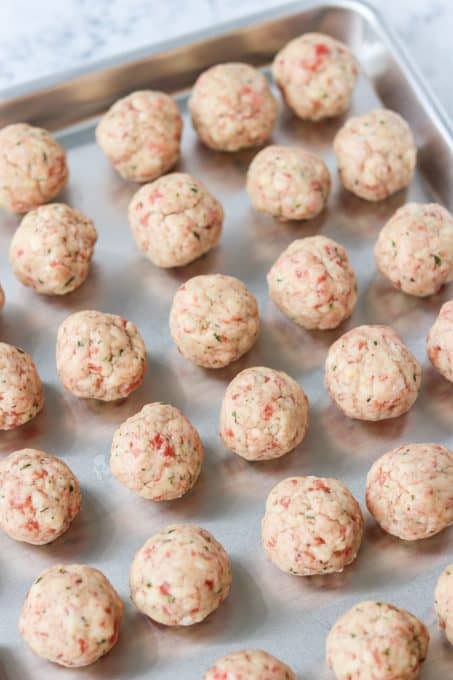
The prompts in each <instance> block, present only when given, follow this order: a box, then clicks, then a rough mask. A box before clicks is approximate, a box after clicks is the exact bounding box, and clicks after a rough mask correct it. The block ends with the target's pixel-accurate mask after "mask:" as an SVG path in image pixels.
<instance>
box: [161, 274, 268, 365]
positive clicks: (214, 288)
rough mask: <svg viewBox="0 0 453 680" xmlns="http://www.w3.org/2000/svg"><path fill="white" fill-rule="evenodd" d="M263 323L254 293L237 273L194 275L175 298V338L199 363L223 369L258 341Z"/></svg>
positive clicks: (172, 316) (172, 325)
mask: <svg viewBox="0 0 453 680" xmlns="http://www.w3.org/2000/svg"><path fill="white" fill-rule="evenodd" d="M259 326H260V322H259V316H258V305H257V302H256V299H255V297H254V295H252V293H251V292H250V291H249V290H248V289H247V288H246V286H245V285H244V284H243V283H242V281H239V280H238V279H235V278H234V277H233V276H224V275H223V274H208V275H203V276H194V277H193V278H192V279H189V280H188V281H186V283H184V284H183V285H182V286H180V287H179V288H178V290H177V291H176V294H175V297H174V298H173V304H172V307H171V311H170V332H171V335H172V338H173V340H174V341H175V343H176V346H177V347H178V349H179V351H180V352H181V354H182V355H183V356H184V357H186V359H190V361H193V362H194V363H195V364H197V365H198V366H204V367H205V368H221V367H223V366H227V365H228V364H230V363H231V362H232V361H236V360H237V359H239V358H240V357H241V356H242V355H243V354H245V353H246V352H248V351H249V349H250V348H251V347H252V346H253V345H254V344H255V341H256V339H257V337H258V333H259Z"/></svg>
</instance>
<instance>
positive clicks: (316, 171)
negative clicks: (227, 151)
mask: <svg viewBox="0 0 453 680" xmlns="http://www.w3.org/2000/svg"><path fill="white" fill-rule="evenodd" d="M247 192H248V195H249V197H250V200H251V202H252V205H253V207H254V208H255V209H256V210H259V211H260V212H264V213H268V214H269V215H273V216H274V217H277V218H278V219H280V220H308V219H310V218H312V217H316V215H319V213H320V212H321V211H322V210H323V209H324V206H325V204H326V201H327V198H328V196H329V192H330V174H329V170H328V168H327V165H326V164H325V163H324V161H323V160H322V159H321V158H319V157H318V156H315V155H314V154H312V153H309V152H308V151H304V150H303V149H301V148H298V147H289V146H276V145H272V146H267V147H266V148H265V149H262V151H260V152H259V153H258V154H257V155H256V156H255V158H254V159H253V161H252V162H251V164H250V167H249V169H248V172H247Z"/></svg>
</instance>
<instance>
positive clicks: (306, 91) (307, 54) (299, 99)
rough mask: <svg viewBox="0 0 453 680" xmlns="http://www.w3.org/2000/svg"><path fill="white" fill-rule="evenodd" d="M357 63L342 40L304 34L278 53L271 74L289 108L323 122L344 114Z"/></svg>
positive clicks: (304, 116)
mask: <svg viewBox="0 0 453 680" xmlns="http://www.w3.org/2000/svg"><path fill="white" fill-rule="evenodd" d="M357 72H358V68H357V63H356V60H355V59H354V57H353V55H352V54H351V52H350V51H349V49H348V48H347V47H346V45H344V44H343V43H342V42H340V41H339V40H334V38H331V37H330V36H328V35H324V34H323V33H305V34H304V35H301V36H299V37H298V38H295V39H294V40H291V41H290V42H289V43H287V45H285V46H284V47H283V48H282V49H281V50H280V52H278V53H277V55H276V57H275V59H274V63H273V65H272V74H273V76H274V79H275V82H276V83H277V85H278V87H279V88H280V90H281V92H282V95H283V97H284V99H285V101H286V103H287V104H288V106H289V107H290V108H291V109H292V110H293V111H294V113H295V114H296V115H297V116H299V117H300V118H304V119H307V120H322V119H323V118H331V117H333V116H339V115H340V114H341V113H344V112H345V111H346V110H347V109H348V108H349V104H350V102H351V97H352V92H353V90H354V86H355V82H356V79H357Z"/></svg>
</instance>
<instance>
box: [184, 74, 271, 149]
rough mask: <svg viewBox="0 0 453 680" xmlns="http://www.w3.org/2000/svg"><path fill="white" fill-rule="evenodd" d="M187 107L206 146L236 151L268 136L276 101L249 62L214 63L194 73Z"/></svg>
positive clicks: (253, 144) (261, 75) (262, 76)
mask: <svg viewBox="0 0 453 680" xmlns="http://www.w3.org/2000/svg"><path fill="white" fill-rule="evenodd" d="M189 111H190V113H191V115H192V123H193V126H194V128H195V129H196V131H197V133H198V135H199V136H200V138H201V140H202V141H203V142H204V143H205V144H206V146H209V147H210V148H211V149H217V150H219V151H238V150H239V149H244V148H247V147H253V146H259V145H260V144H264V142H266V141H267V140H268V139H269V137H270V136H271V134H272V129H273V127H274V124H275V120H276V118H277V101H276V99H275V97H274V96H273V94H272V92H271V90H270V87H269V85H268V82H267V80H266V78H265V77H264V75H263V74H262V73H261V72H260V71H258V70H257V69H256V68H254V67H253V66H249V64H240V63H229V64H217V66H212V67H211V68H209V69H208V70H207V71H204V73H202V74H201V75H200V76H199V77H198V79H197V81H196V83H195V85H194V87H193V90H192V95H191V97H190V99H189Z"/></svg>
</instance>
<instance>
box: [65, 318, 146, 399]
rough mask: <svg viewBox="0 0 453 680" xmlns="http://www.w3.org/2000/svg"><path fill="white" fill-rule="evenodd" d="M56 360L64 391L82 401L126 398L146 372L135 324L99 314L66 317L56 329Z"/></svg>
mask: <svg viewBox="0 0 453 680" xmlns="http://www.w3.org/2000/svg"><path fill="white" fill-rule="evenodd" d="M56 358H57V371H58V375H59V376H60V380H61V382H62V383H63V385H64V387H65V388H66V389H67V390H69V392H72V393H73V394H75V396H76V397H81V398H83V399H100V400H102V401H113V400H114V399H122V398H123V397H127V396H128V395H129V394H130V393H131V392H132V391H133V390H135V389H136V388H137V387H138V386H139V385H141V383H142V381H143V378H144V375H145V371H146V348H145V343H144V342H143V340H142V337H141V335H140V333H139V332H138V330H137V327H136V326H135V324H133V323H132V322H131V321H127V320H126V319H123V318H122V317H121V316H117V315H116V314H104V313H103V312H96V311H83V312H76V313H75V314H71V315H70V316H68V317H67V318H66V319H65V320H64V321H63V323H62V324H61V325H60V327H59V329H58V334H57V353H56Z"/></svg>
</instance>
